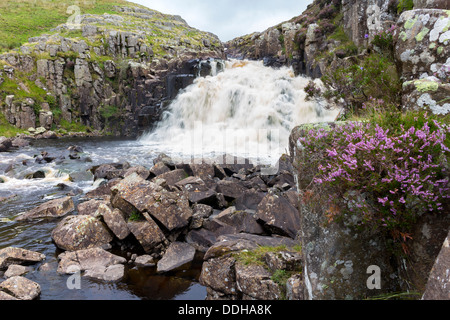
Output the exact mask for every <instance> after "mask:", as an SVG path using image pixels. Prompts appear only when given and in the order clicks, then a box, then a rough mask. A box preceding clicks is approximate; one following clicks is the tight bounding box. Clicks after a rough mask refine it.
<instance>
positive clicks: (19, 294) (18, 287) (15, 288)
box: [0, 276, 41, 300]
mask: <svg viewBox="0 0 450 320" xmlns="http://www.w3.org/2000/svg"><path fill="white" fill-rule="evenodd" d="M1 290H3V291H6V292H8V293H10V294H11V295H12V296H14V297H15V298H17V299H19V300H34V299H36V298H38V297H39V295H40V294H41V286H40V285H39V284H38V283H36V282H34V281H31V280H28V279H27V278H24V277H20V276H16V277H11V278H9V279H7V280H5V281H3V282H2V283H0V291H1Z"/></svg>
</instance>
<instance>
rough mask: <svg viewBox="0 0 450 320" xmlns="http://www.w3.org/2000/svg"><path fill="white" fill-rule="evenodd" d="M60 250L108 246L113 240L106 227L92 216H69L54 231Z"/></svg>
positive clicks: (53, 234) (54, 239)
mask: <svg viewBox="0 0 450 320" xmlns="http://www.w3.org/2000/svg"><path fill="white" fill-rule="evenodd" d="M52 239H53V241H54V242H55V244H56V245H57V247H58V248H60V249H63V250H66V251H77V250H82V249H90V248H94V247H100V246H102V245H106V244H108V243H110V242H111V241H112V240H113V235H112V234H111V231H110V230H109V229H108V228H107V227H106V225H105V224H104V223H103V222H101V221H99V220H98V219H96V218H94V217H92V216H68V217H66V218H64V219H63V220H62V221H61V222H60V223H59V224H58V225H57V226H56V228H55V229H54V230H53V231H52Z"/></svg>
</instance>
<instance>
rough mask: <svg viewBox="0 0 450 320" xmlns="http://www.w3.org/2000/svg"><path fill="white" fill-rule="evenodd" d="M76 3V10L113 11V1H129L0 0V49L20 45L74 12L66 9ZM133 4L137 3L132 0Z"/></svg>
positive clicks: (118, 2) (120, 1)
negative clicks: (77, 8)
mask: <svg viewBox="0 0 450 320" xmlns="http://www.w3.org/2000/svg"><path fill="white" fill-rule="evenodd" d="M75 4H76V5H77V6H78V7H79V8H80V14H88V13H90V14H103V13H114V9H113V7H114V6H115V5H126V4H130V3H129V2H127V1H124V0H81V1H76V2H75V1H64V0H1V1H0V52H4V51H8V50H10V49H13V48H17V47H20V46H21V45H22V44H24V43H26V42H27V41H28V39H29V38H30V37H34V36H38V35H40V34H42V33H45V32H48V31H50V30H51V29H52V28H55V27H56V26H58V25H59V24H62V23H65V22H67V21H68V19H69V18H70V17H71V16H73V15H74V14H76V12H75V11H72V10H69V11H68V9H69V7H70V6H73V5H75ZM133 6H139V5H137V4H134V3H133Z"/></svg>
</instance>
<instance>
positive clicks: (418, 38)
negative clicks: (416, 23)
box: [416, 27, 430, 42]
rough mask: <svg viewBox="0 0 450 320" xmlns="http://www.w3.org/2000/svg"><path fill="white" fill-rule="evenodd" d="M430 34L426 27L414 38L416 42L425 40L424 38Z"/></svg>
mask: <svg viewBox="0 0 450 320" xmlns="http://www.w3.org/2000/svg"><path fill="white" fill-rule="evenodd" d="M429 32H430V29H428V28H427V27H423V28H422V30H420V32H419V33H418V34H417V36H416V40H417V41H418V42H420V41H422V40H423V38H425V36H426V35H427V34H428V33H429Z"/></svg>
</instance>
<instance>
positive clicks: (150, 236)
mask: <svg viewBox="0 0 450 320" xmlns="http://www.w3.org/2000/svg"><path fill="white" fill-rule="evenodd" d="M128 229H129V230H130V231H131V233H132V234H133V235H134V236H135V237H136V239H137V240H138V241H139V243H140V244H141V245H142V248H143V249H144V251H145V252H146V253H159V252H161V251H162V249H163V248H164V247H165V242H166V237H165V236H164V233H163V232H162V231H161V229H160V228H159V227H158V225H157V224H156V223H155V222H154V221H153V222H151V221H148V220H145V221H129V222H128Z"/></svg>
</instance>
